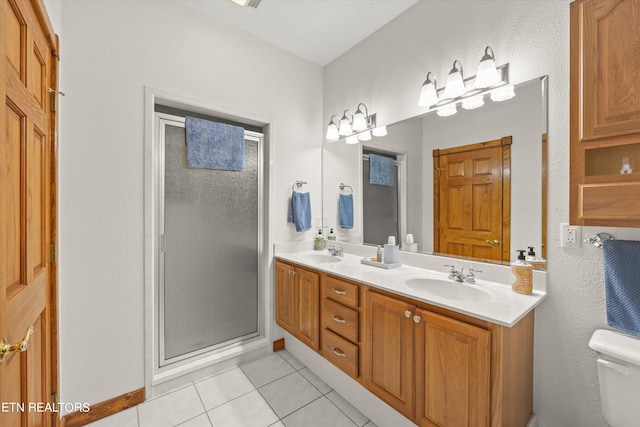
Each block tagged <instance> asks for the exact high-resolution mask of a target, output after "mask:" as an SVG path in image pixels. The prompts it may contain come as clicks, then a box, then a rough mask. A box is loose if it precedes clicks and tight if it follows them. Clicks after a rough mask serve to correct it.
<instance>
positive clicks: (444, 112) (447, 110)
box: [436, 103, 458, 117]
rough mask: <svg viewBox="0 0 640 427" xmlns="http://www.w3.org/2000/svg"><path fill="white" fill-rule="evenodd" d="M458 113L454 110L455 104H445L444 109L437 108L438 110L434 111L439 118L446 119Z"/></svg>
mask: <svg viewBox="0 0 640 427" xmlns="http://www.w3.org/2000/svg"><path fill="white" fill-rule="evenodd" d="M457 112H458V109H457V108H456V104H455V103H453V104H447V105H445V106H444V107H440V108H438V110H437V111H436V113H437V114H438V115H439V116H440V117H448V116H453V115H454V114H455V113H457Z"/></svg>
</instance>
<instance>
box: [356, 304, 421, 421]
mask: <svg viewBox="0 0 640 427" xmlns="http://www.w3.org/2000/svg"><path fill="white" fill-rule="evenodd" d="M365 304H366V305H365V331H364V336H365V338H364V342H365V361H364V384H365V386H366V387H367V388H368V389H369V391H371V392H373V393H374V394H376V395H377V396H378V397H380V398H381V399H382V400H384V401H385V402H387V403H388V404H389V405H391V406H392V407H394V408H395V409H396V410H398V411H399V412H401V413H402V414H404V415H405V416H406V417H407V418H410V419H412V418H413V328H414V327H413V320H412V317H413V314H414V309H415V307H414V306H412V305H410V304H408V303H405V302H403V301H400V300H397V299H394V298H390V297H387V296H384V295H380V294H376V293H373V292H367V296H366V303H365Z"/></svg>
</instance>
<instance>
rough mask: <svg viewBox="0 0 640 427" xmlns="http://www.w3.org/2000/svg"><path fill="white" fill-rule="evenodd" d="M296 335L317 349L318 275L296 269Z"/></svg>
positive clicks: (318, 327) (318, 325) (318, 328)
mask: <svg viewBox="0 0 640 427" xmlns="http://www.w3.org/2000/svg"><path fill="white" fill-rule="evenodd" d="M296 282H297V284H296V287H297V293H298V296H297V298H298V301H297V308H296V313H297V325H298V327H297V332H298V333H297V337H298V339H300V341H302V342H303V343H305V344H306V345H308V346H309V347H311V348H312V349H314V350H316V351H318V349H319V348H320V275H319V274H318V273H314V272H312V271H308V270H304V269H301V268H298V269H296Z"/></svg>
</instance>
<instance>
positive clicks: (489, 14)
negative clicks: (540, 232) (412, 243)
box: [324, 0, 640, 427]
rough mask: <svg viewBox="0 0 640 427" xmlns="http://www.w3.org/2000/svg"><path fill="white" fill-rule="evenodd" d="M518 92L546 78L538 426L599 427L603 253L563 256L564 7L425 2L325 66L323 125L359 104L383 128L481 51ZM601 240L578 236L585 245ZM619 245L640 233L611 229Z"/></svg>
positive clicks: (561, 2)
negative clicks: (423, 89) (431, 77)
mask: <svg viewBox="0 0 640 427" xmlns="http://www.w3.org/2000/svg"><path fill="white" fill-rule="evenodd" d="M487 45H490V46H491V47H492V48H493V50H494V51H495V53H496V59H497V62H498V63H499V64H502V63H505V62H509V63H510V66H511V79H512V82H514V83H520V82H523V81H527V80H530V79H532V78H535V77H539V76H542V75H545V74H546V75H549V200H548V201H549V211H548V230H549V231H548V233H549V234H548V240H547V242H548V258H549V276H548V278H549V283H548V297H547V300H546V301H545V302H543V304H542V305H541V306H540V307H539V308H538V309H537V310H536V325H535V328H536V330H535V369H534V374H535V384H534V406H535V408H534V409H535V412H536V414H537V415H538V417H539V422H540V426H542V427H563V426H566V427H575V426H581V427H587V426H594V427H595V426H603V425H604V420H603V418H602V415H601V410H600V398H599V390H598V382H597V373H596V363H595V355H594V353H593V352H592V351H591V350H590V349H589V348H588V347H587V343H588V341H589V338H590V336H591V334H592V333H593V331H594V330H596V329H598V328H601V327H603V326H604V325H605V323H606V317H605V311H604V288H603V271H602V270H603V269H602V253H601V252H600V251H598V250H596V249H595V248H592V247H584V248H582V249H574V250H568V249H561V248H560V241H559V228H560V227H559V224H560V223H561V222H568V218H569V1H565V0H535V1H478V0H466V1H463V0H460V1H435V0H433V1H421V2H419V3H418V4H416V5H415V6H413V7H412V8H410V9H409V10H408V11H407V12H405V13H404V14H403V15H401V16H400V17H398V18H397V19H396V20H394V21H393V22H392V23H390V24H389V25H387V26H386V27H384V28H383V29H381V30H380V31H378V32H376V33H375V34H373V35H372V36H370V37H369V38H368V39H366V40H365V41H363V42H362V43H360V44H359V45H358V46H356V47H355V48H354V49H352V50H351V51H349V52H348V53H347V54H345V55H343V56H341V57H340V58H338V59H337V60H336V61H334V62H333V63H331V64H329V65H328V66H327V67H325V77H324V79H325V80H324V82H325V90H324V117H325V118H328V117H330V115H331V114H335V112H336V111H342V110H343V109H344V108H348V107H350V106H355V105H357V103H358V102H365V103H366V104H367V106H368V107H369V111H371V112H375V113H377V114H378V121H379V123H393V122H396V121H398V120H401V119H405V118H407V117H412V116H415V115H418V114H420V113H421V112H422V109H420V108H419V107H417V106H416V103H417V99H418V94H419V89H420V86H421V84H422V82H423V81H424V78H425V75H426V73H427V71H432V72H434V73H435V74H436V75H437V76H438V79H439V81H440V82H441V84H442V83H443V82H444V79H445V78H446V75H447V73H448V71H449V69H450V68H451V64H452V63H453V61H454V60H455V59H459V60H460V61H461V62H462V64H463V65H465V66H466V67H467V68H465V70H466V72H467V73H469V75H473V74H475V67H476V64H477V63H478V61H479V60H480V57H481V56H482V53H483V49H484V47H485V46H487ZM599 231H607V230H606V229H602V228H588V229H583V233H584V235H585V236H588V235H590V234H593V233H594V232H599ZM609 232H610V233H612V234H613V235H614V236H616V237H617V238H630V239H631V238H635V239H637V238H638V237H639V236H640V230H638V229H609Z"/></svg>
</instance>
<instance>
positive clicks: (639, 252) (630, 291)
mask: <svg viewBox="0 0 640 427" xmlns="http://www.w3.org/2000/svg"><path fill="white" fill-rule="evenodd" d="M602 249H603V251H604V283H605V290H606V295H607V323H608V324H609V326H612V327H614V328H616V329H619V330H621V331H622V332H625V333H627V334H632V335H635V336H640V241H631V240H604V241H603V242H602Z"/></svg>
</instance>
